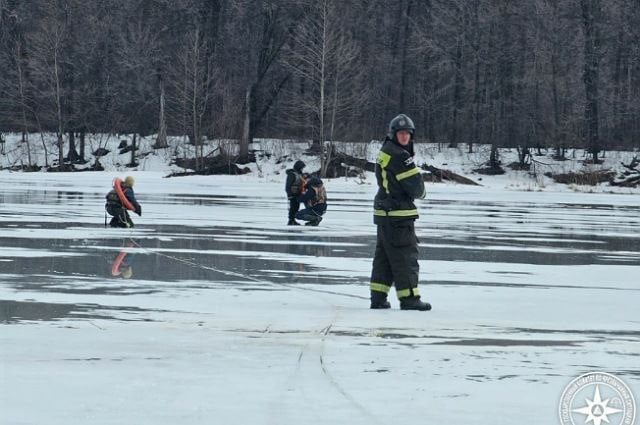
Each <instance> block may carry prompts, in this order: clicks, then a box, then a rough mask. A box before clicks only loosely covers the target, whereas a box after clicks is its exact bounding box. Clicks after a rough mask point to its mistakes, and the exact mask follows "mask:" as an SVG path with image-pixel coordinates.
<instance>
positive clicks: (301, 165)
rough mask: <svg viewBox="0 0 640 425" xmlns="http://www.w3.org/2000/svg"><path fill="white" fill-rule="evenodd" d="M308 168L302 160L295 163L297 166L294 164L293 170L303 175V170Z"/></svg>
mask: <svg viewBox="0 0 640 425" xmlns="http://www.w3.org/2000/svg"><path fill="white" fill-rule="evenodd" d="M306 166H307V164H305V163H304V162H302V161H301V160H297V161H296V162H295V164H293V169H294V170H296V171H297V172H299V173H301V172H302V169H303V168H304V167H306Z"/></svg>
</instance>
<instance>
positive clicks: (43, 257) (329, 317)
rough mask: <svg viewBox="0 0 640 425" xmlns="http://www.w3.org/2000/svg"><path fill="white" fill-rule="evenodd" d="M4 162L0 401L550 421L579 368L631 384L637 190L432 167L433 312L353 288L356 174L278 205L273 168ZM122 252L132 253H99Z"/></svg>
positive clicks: (112, 420) (17, 414) (638, 294)
mask: <svg viewBox="0 0 640 425" xmlns="http://www.w3.org/2000/svg"><path fill="white" fill-rule="evenodd" d="M115 176H116V174H115V173H75V174H64V173H62V174H59V173H55V174H54V173H33V174H23V173H17V174H14V173H0V184H2V187H3V192H2V195H1V197H2V201H3V203H2V204H0V382H1V383H2V385H0V423H2V425H4V424H12V425H13V424H48V425H49V424H51V425H55V424H65V425H68V424H83V425H85V424H154V425H157V424H212V423H216V424H285V425H286V424H328V423H335V424H342V423H344V424H346V423H349V424H383V423H384V424H387V423H390V422H391V423H396V424H405V423H407V424H408V423H412V424H415V423H421V424H432V423H443V424H444V423H446V424H481V423H491V424H516V423H540V424H554V423H557V422H558V420H557V408H558V402H559V398H560V394H561V393H562V391H563V389H564V386H565V385H566V384H567V383H569V382H570V381H571V380H572V379H573V378H574V377H576V376H578V375H580V374H582V373H585V372H589V371H596V370H600V371H607V372H610V373H613V374H616V375H617V376H619V377H621V378H623V379H624V380H625V381H626V382H627V384H628V385H629V386H630V387H631V389H632V390H633V391H634V392H635V394H636V397H638V394H640V391H639V390H640V369H639V368H638V365H639V364H640V363H639V360H640V343H639V342H640V330H639V327H640V313H638V307H637V306H638V305H639V304H640V286H639V284H638V275H639V272H640V258H639V256H640V227H639V226H638V224H639V222H640V214H639V212H640V199H639V198H638V197H637V196H630V195H616V194H579V193H566V192H565V193H559V192H514V191H509V190H499V189H492V190H489V189H487V188H464V187H459V186H451V185H430V186H429V187H428V190H429V199H427V200H426V201H424V202H422V203H421V204H420V206H419V208H420V214H421V218H420V220H419V221H418V222H417V224H416V229H417V233H418V237H419V238H420V241H421V251H420V266H421V292H422V293H423V294H424V296H425V298H427V299H428V300H429V301H431V302H432V303H433V305H434V309H433V311H431V312H428V313H421V312H404V311H399V310H398V306H397V301H396V300H394V299H392V300H391V301H392V304H393V308H392V310H390V311H371V310H369V309H368V277H369V273H370V267H371V256H372V254H373V248H374V243H375V227H374V226H373V224H372V217H371V199H372V197H373V192H374V190H375V188H374V186H373V185H372V184H370V182H371V180H369V181H368V182H366V183H365V184H362V185H361V184H357V183H356V182H354V181H345V180H342V179H335V180H330V181H327V182H326V186H327V191H328V194H329V199H330V201H329V202H330V203H329V211H328V213H327V215H326V218H325V220H324V221H323V222H322V223H321V225H320V226H319V227H317V228H308V227H303V226H300V227H296V228H291V227H287V226H285V225H284V224H285V223H286V207H287V201H286V198H285V197H284V193H283V190H282V182H280V181H275V179H273V178H257V177H250V176H237V177H224V176H216V177H195V176H194V177H187V178H178V179H165V178H162V174H160V173H155V172H137V173H134V176H135V177H136V187H135V189H136V194H137V196H138V199H139V201H140V203H141V204H142V207H143V216H142V217H137V216H135V215H134V216H133V219H134V221H135V222H136V227H135V228H134V229H132V230H122V229H105V228H104V215H103V204H104V195H105V193H106V192H107V191H108V189H109V186H110V182H111V179H112V178H113V177H115ZM121 254H122V256H124V254H128V255H127V261H128V264H130V265H131V267H132V270H133V275H132V277H131V278H129V279H124V278H122V277H121V275H116V276H114V275H113V274H112V264H113V262H114V260H115V259H116V258H117V257H118V256H120V255H121Z"/></svg>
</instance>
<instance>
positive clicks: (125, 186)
mask: <svg viewBox="0 0 640 425" xmlns="http://www.w3.org/2000/svg"><path fill="white" fill-rule="evenodd" d="M134 183H135V180H134V178H133V177H131V176H127V177H126V178H125V179H124V181H123V182H122V183H120V180H117V179H116V181H115V183H114V188H113V189H112V190H111V191H109V193H107V196H106V198H107V203H106V204H105V206H104V207H105V209H106V211H107V212H108V213H109V215H111V216H112V218H111V221H110V222H109V225H110V226H111V227H133V221H132V220H131V216H129V213H128V212H127V208H126V207H125V206H124V203H125V200H126V201H128V203H129V204H131V205H132V206H133V211H134V212H135V213H136V214H138V215H139V216H142V207H140V204H139V203H138V201H137V200H136V195H135V193H134V192H133V185H134ZM118 184H121V189H122V194H123V196H124V197H125V199H121V198H120V195H119V194H118V190H117V188H116V187H115V185H118ZM105 223H106V219H105Z"/></svg>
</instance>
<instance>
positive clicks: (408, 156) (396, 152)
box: [373, 138, 426, 224]
mask: <svg viewBox="0 0 640 425" xmlns="http://www.w3.org/2000/svg"><path fill="white" fill-rule="evenodd" d="M413 152H414V151H413V140H411V141H410V142H409V144H408V145H407V146H406V147H403V146H401V145H400V144H399V143H397V142H396V141H395V140H391V139H389V138H387V139H386V140H385V142H384V144H383V145H382V148H380V152H379V153H378V160H377V164H376V180H377V182H378V193H377V194H376V197H375V200H374V213H373V214H374V215H373V221H374V223H375V224H384V223H385V222H386V221H387V220H394V221H396V220H415V219H416V218H418V209H417V208H416V205H415V204H414V202H413V201H414V199H421V198H424V197H425V195H426V192H425V187H424V181H423V180H422V175H421V174H420V169H419V168H418V167H416V165H415V164H414V162H413Z"/></svg>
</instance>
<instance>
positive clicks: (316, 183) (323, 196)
mask: <svg viewBox="0 0 640 425" xmlns="http://www.w3.org/2000/svg"><path fill="white" fill-rule="evenodd" d="M298 200H299V201H300V202H303V203H304V206H305V207H306V208H305V209H303V210H302V211H299V212H298V214H296V218H297V219H298V220H302V221H306V223H305V226H317V225H318V224H320V222H321V221H322V216H323V215H324V213H325V212H326V211H327V191H326V190H325V188H324V184H323V183H322V180H320V177H316V176H313V177H311V178H310V179H309V180H308V181H307V183H306V190H305V191H304V192H303V193H302V194H301V195H300V196H299V197H298Z"/></svg>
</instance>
